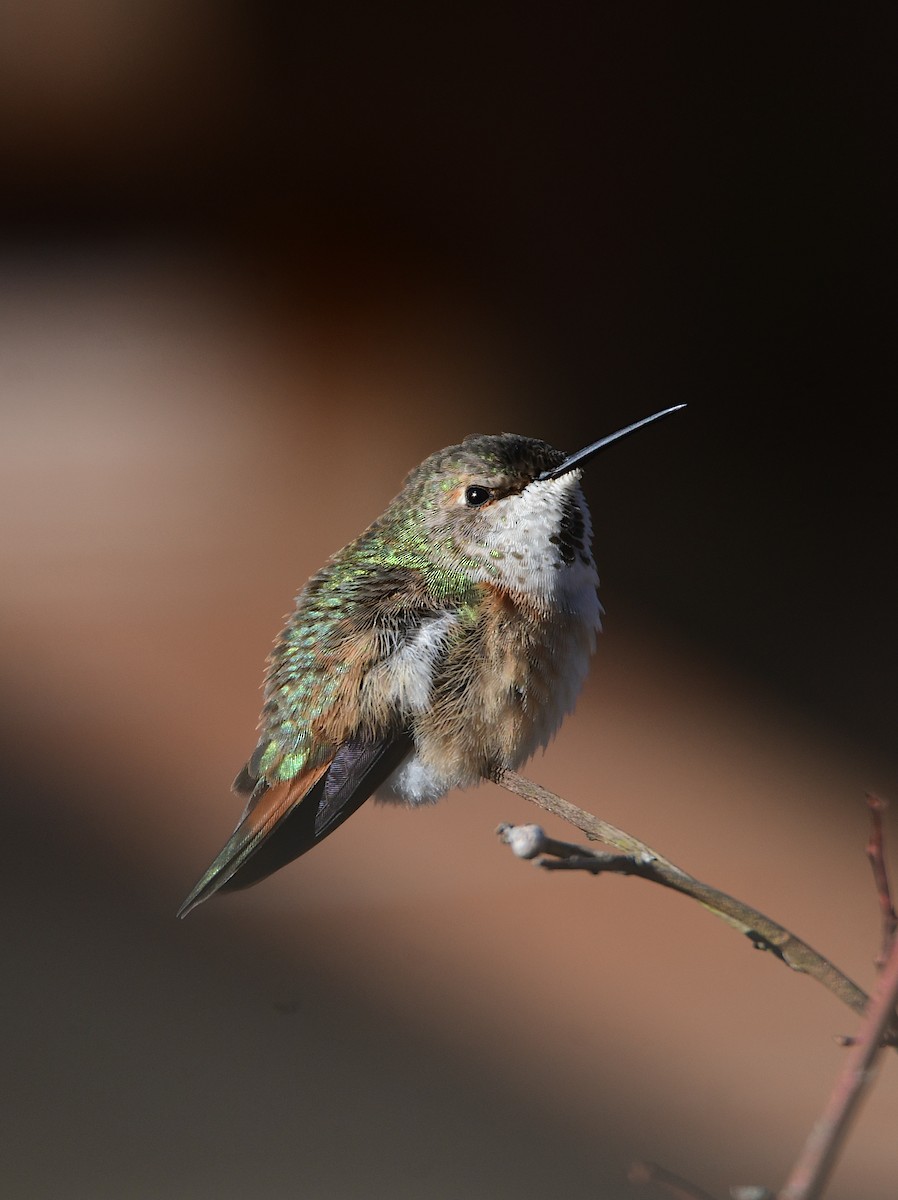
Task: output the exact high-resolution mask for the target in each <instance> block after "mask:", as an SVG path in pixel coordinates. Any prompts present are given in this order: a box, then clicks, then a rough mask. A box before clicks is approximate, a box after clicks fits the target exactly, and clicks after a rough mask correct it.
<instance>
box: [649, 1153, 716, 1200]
mask: <svg viewBox="0 0 898 1200" xmlns="http://www.w3.org/2000/svg"><path fill="white" fill-rule="evenodd" d="M627 1181H628V1182H629V1183H636V1184H647V1183H655V1184H657V1185H658V1187H660V1188H663V1189H664V1191H666V1192H667V1194H668V1195H669V1196H673V1197H674V1200H714V1197H713V1196H711V1195H710V1194H709V1193H708V1192H703V1191H702V1189H701V1188H700V1187H696V1185H695V1184H694V1183H689V1181H688V1180H686V1179H681V1178H680V1176H679V1175H674V1173H673V1172H672V1171H668V1170H666V1168H664V1167H659V1166H658V1164H657V1163H651V1162H635V1163H633V1164H632V1165H631V1167H630V1170H629V1171H628V1172H627Z"/></svg>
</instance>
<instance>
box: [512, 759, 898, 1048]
mask: <svg viewBox="0 0 898 1200" xmlns="http://www.w3.org/2000/svg"><path fill="white" fill-rule="evenodd" d="M495 782H496V783H497V784H499V786H500V787H503V788H505V789H506V790H507V791H509V792H513V793H514V794H515V795H516V796H521V797H522V798H523V799H525V800H529V801H530V802H531V803H532V804H536V805H537V806H538V807H540V808H542V809H544V810H545V811H546V812H550V813H554V814H555V815H556V816H559V817H562V818H563V819H564V820H565V821H567V822H568V823H569V824H571V825H573V826H574V827H575V828H577V829H579V830H581V831H582V832H583V833H585V834H586V836H587V837H588V838H589V839H590V840H592V841H598V842H603V843H604V844H605V845H606V846H611V847H613V848H614V849H615V850H619V851H622V852H623V854H624V855H626V856H627V858H628V862H627V863H626V864H622V863H621V862H620V860H619V856H610V858H608V859H606V861H605V863H601V862H598V863H596V862H589V859H590V858H592V857H593V854H592V852H591V851H584V850H583V849H581V848H580V847H574V850H575V851H576V853H575V854H574V855H571V856H568V857H567V858H566V859H565V860H564V861H563V863H562V862H559V863H557V864H555V865H556V866H557V867H561V866H562V865H564V866H566V867H567V869H580V870H583V869H587V870H591V871H593V872H594V873H596V874H598V873H600V872H601V871H603V870H605V871H607V870H612V871H617V872H621V873H626V874H632V875H640V876H641V877H642V878H645V879H651V880H652V882H654V883H658V884H661V886H662V887H668V888H672V889H673V890H674V891H677V892H681V893H682V894H683V895H684V896H691V897H692V899H694V900H697V901H698V902H699V903H700V904H702V905H703V906H704V907H705V908H707V909H708V911H709V912H712V913H713V914H714V915H715V916H717V917H719V918H720V919H721V920H722V921H726V923H727V924H728V925H730V926H732V928H734V929H738V930H739V932H740V933H742V934H744V935H745V936H746V937H747V938H748V939H749V940H750V941H751V943H752V945H754V946H755V947H757V948H758V949H760V950H769V951H771V952H772V953H773V954H774V955H776V957H777V958H779V959H781V960H782V961H783V962H784V963H785V964H786V965H787V966H788V967H790V968H791V969H792V970H793V971H799V972H801V973H803V974H805V975H810V976H811V977H812V978H813V979H816V980H817V981H818V982H819V983H822V984H823V986H824V987H825V988H827V989H828V990H829V991H831V992H832V993H833V995H834V996H836V997H838V999H840V1000H841V1001H842V1002H843V1003H844V1004H847V1005H848V1007H849V1008H851V1009H853V1010H854V1012H856V1013H863V1012H864V1010H865V1009H866V1007H867V995H866V993H865V992H863V991H862V990H861V988H859V987H858V986H857V984H856V983H854V982H853V981H852V980H851V979H849V978H848V976H847V975H843V974H842V972H841V971H840V970H838V968H837V967H835V966H834V965H833V964H832V963H831V962H830V961H829V960H828V959H826V958H824V957H823V955H822V954H819V953H818V952H817V951H816V950H814V949H813V948H812V947H811V946H809V945H808V944H807V942H803V941H802V940H801V938H798V937H796V936H795V934H794V933H791V932H790V931H789V930H788V929H786V928H785V927H784V926H782V925H779V924H777V922H776V921H772V920H771V919H770V918H769V917H766V916H764V914H763V913H761V912H758V910H757V909H755V908H752V907H751V906H750V905H748V904H744V903H743V902H742V901H741V900H737V899H735V898H734V897H733V896H728V895H727V894H726V893H725V892H721V891H719V890H718V889H717V888H714V887H711V886H710V885H709V884H707V883H702V882H701V880H699V879H696V878H694V877H693V876H692V875H689V874H688V873H687V872H686V871H683V870H682V869H681V868H680V867H678V866H677V865H676V864H675V863H672V862H671V861H670V860H669V859H667V858H665V857H664V856H663V855H661V854H659V853H658V852H657V851H656V850H653V849H652V847H651V846H648V845H646V843H645V842H641V841H639V840H638V838H634V837H633V836H632V835H631V834H629V833H626V832H624V830H622V829H618V828H617V827H616V826H614V825H611V824H609V823H608V822H607V821H603V820H602V819H601V818H600V817H595V816H593V815H592V813H588V812H586V811H585V810H584V809H582V808H578V807H577V805H576V804H571V802H570V801H569V800H564V799H563V798H562V797H561V796H557V795H556V794H555V793H554V792H550V791H549V790H548V789H547V788H544V787H542V786H541V785H540V784H537V783H533V782H532V781H531V780H529V779H525V778H524V776H522V775H518V774H516V773H515V772H514V771H500V772H498V773H497V775H496V776H495ZM587 864H588V865H587ZM885 1041H886V1042H887V1043H888V1044H890V1045H898V1016H896V1014H895V1013H894V1012H893V1013H892V1016H891V1020H890V1021H887V1024H886V1027H885Z"/></svg>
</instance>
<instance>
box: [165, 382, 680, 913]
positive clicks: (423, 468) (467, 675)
mask: <svg viewBox="0 0 898 1200" xmlns="http://www.w3.org/2000/svg"><path fill="white" fill-rule="evenodd" d="M684 407H685V405H682V404H678V405H676V406H675V407H673V408H667V409H664V411H663V412H658V413H655V414H654V415H653V416H651V417H646V418H644V419H643V420H642V421H636V422H635V423H634V424H632V425H628V426H626V428H624V429H620V430H618V431H617V433H613V434H611V435H610V436H609V437H606V438H602V439H601V441H598V442H595V443H593V444H592V445H591V446H587V447H586V448H585V449H583V450H580V451H578V453H576V454H571V455H565V454H563V453H562V452H561V451H560V450H555V449H553V447H552V446H549V445H547V443H546V442H541V441H537V440H535V439H533V438H527V437H519V436H518V435H517V434H511V433H504V434H501V435H499V436H493V437H488V436H481V435H473V436H471V437H467V438H465V440H464V441H463V442H462V443H461V444H460V445H458V446H449V447H448V448H447V449H445V450H440V451H438V452H437V453H436V454H432V455H431V456H430V458H427V459H425V460H424V462H423V463H422V464H421V465H420V466H419V467H416V468H415V470H414V471H412V472H411V474H410V475H409V476H408V478H407V479H406V481H405V484H404V486H403V488H402V491H401V492H400V493H399V495H398V496H397V497H396V498H395V500H393V501H392V503H391V504H390V505H389V507H388V508H387V510H386V512H385V513H384V514H383V516H381V517H378V519H377V520H376V521H375V522H374V523H373V524H372V525H370V526H369V527H368V528H367V529H366V530H365V532H364V533H363V534H361V536H360V537H358V538H356V540H355V541H354V542H350V544H349V545H348V546H346V547H345V548H344V549H343V550H341V551H340V552H339V553H338V554H335V555H334V557H333V558H332V559H331V560H330V561H329V562H328V564H327V565H326V566H325V567H324V568H323V569H322V570H321V571H319V572H318V574H317V575H314V576H313V577H312V578H311V579H310V580H309V582H308V583H307V584H306V585H305V587H304V588H303V589H302V591H301V592H300V593H299V595H298V596H297V598H296V608H295V610H294V612H293V615H292V616H291V617H290V619H289V621H288V623H287V626H286V628H285V629H284V631H283V633H282V634H281V636H280V638H279V639H278V642H277V644H276V646H275V649H274V651H273V652H272V654H271V656H270V658H269V667H268V674H267V678H266V685H265V703H264V708H263V711H262V718H261V721H260V726H259V728H260V730H261V737H260V739H259V744H258V745H257V746H256V749H255V751H254V752H253V754H252V757H251V758H250V760H249V762H248V763H247V764H246V766H245V767H244V768H243V770H242V771H241V772H240V774H239V775H238V776H237V778H236V780H235V781H234V791H235V792H237V793H239V794H241V795H245V796H247V797H248V800H247V804H246V809H245V811H244V813H243V816H242V817H241V818H240V822H239V824H238V825H237V828H236V829H235V830H234V833H233V834H232V835H231V838H230V840H229V841H228V843H227V844H226V845H225V847H224V849H223V850H222V851H221V853H220V854H219V855H218V857H217V858H216V859H215V861H214V862H213V863H212V865H211V867H209V869H208V871H206V873H205V875H203V877H202V878H201V879H200V881H199V882H198V883H197V885H196V887H195V888H194V889H193V891H192V892H191V893H190V895H189V896H188V897H187V899H186V900H185V901H184V904H183V905H182V906H181V909H180V912H179V914H178V915H179V916H182V917H183V916H185V915H186V914H187V913H188V912H190V910H191V909H192V908H195V907H196V905H197V904H201V903H202V902H203V901H204V900H207V899H208V898H209V897H210V896H211V895H212V894H213V893H214V892H217V891H230V890H232V889H237V888H243V887H248V886H249V885H250V884H253V883H257V882H258V881H259V880H260V879H264V878H265V876H267V875H270V874H271V873H272V872H273V871H276V870H278V869H279V868H280V867H283V866H285V865H286V864H287V863H288V862H291V861H292V860H293V859H294V858H297V857H298V856H299V855H300V854H304V853H305V852H306V851H307V850H310V849H311V848H312V846H315V845H317V843H318V842H320V841H322V840H323V839H324V838H325V837H327V835H328V834H329V833H332V832H333V830H334V829H336V828H337V826H338V825H340V824H342V822H343V821H345V820H346V818H347V817H348V816H351V815H352V813H354V812H355V811H356V809H357V808H359V807H360V805H362V804H363V803H364V802H365V800H367V799H368V797H369V796H371V795H372V794H373V793H375V792H376V793H377V796H378V798H379V799H384V800H393V801H398V802H401V803H405V804H407V805H411V806H414V805H418V804H430V803H432V802H433V801H435V800H438V799H439V798H440V797H441V796H443V795H445V793H446V792H448V791H449V790H450V788H455V787H468V786H470V785H472V784H475V783H478V782H479V781H480V780H481V779H489V778H491V777H493V776H494V775H495V774H496V772H497V771H498V770H500V769H502V768H509V769H514V768H517V767H519V766H520V765H521V764H522V763H523V762H525V761H526V760H527V759H528V758H529V757H530V756H531V754H533V752H534V751H535V750H536V749H537V748H538V747H539V746H545V745H546V744H547V743H548V741H549V739H550V738H551V737H552V735H553V734H554V733H555V731H556V729H557V728H558V726H559V724H560V723H561V720H562V718H563V717H564V715H565V714H566V713H567V712H569V711H570V710H571V709H572V708H573V706H574V702H575V700H576V698H577V694H578V692H579V691H580V687H581V685H582V683H583V680H584V678H585V676H586V672H587V668H588V664H589V656H590V654H591V653H592V651H593V649H594V648H595V641H596V633H597V632H598V629H599V625H600V616H601V611H602V610H601V606H600V604H599V600H598V595H597V587H598V582H599V579H598V575H597V574H596V567H595V563H594V562H593V557H592V550H591V544H592V527H591V523H590V518H589V509H588V508H587V506H586V500H585V499H584V496H583V492H582V491H581V488H580V479H581V469H580V468H581V467H582V465H583V464H584V463H585V462H586V461H587V460H588V459H590V458H592V456H593V455H594V454H597V453H598V451H599V450H602V449H603V448H604V447H605V446H608V445H610V444H611V443H612V442H615V441H618V440H619V439H620V438H622V437H625V436H627V435H628V434H630V433H633V432H634V431H635V430H637V429H640V428H641V427H642V426H643V425H647V424H649V422H651V421H656V420H658V419H659V418H660V417H666V416H667V415H668V414H670V413H673V412H676V411H677V410H678V409H680V408H684Z"/></svg>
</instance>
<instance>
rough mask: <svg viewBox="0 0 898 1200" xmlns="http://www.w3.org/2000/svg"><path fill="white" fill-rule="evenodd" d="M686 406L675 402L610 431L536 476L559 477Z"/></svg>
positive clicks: (539, 477)
mask: <svg viewBox="0 0 898 1200" xmlns="http://www.w3.org/2000/svg"><path fill="white" fill-rule="evenodd" d="M685 407H686V405H685V404H675V405H674V406H673V408H665V409H662V410H661V412H656V413H653V414H652V415H651V416H650V417H643V418H642V420H641V421H634V422H633V424H632V425H626V426H625V427H624V428H623V429H619V430H618V431H617V433H609V434H608V436H607V437H603V438H602V439H601V440H600V441H598V442H593V444H592V445H591V446H585V447H584V448H583V449H582V450H578V451H577V453H576V454H569V455H568V457H567V458H566V459H565V460H564V462H563V463H559V465H558V466H557V467H552V469H551V471H543V473H542V475H537V477H536V478H537V479H557V478H558V476H559V475H566V474H567V473H568V471H573V470H574V468H575V467H579V466H581V464H583V463H585V462H586V461H587V459H590V458H592V456H593V455H594V454H598V452H599V451H600V450H604V449H605V447H606V446H610V445H611V443H612V442H617V441H620V439H621V438H625V437H627V436H628V435H629V434H631V433H635V432H636V430H637V429H642V427H643V425H650V424H651V422H652V421H660V420H661V418H662V417H669V416H670V414H671V413H675V412H679V411H680V409H681V408H685Z"/></svg>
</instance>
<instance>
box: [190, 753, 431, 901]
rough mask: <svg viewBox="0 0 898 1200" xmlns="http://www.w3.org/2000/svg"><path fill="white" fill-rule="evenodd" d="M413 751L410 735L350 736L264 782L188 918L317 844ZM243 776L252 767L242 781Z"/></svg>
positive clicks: (201, 887)
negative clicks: (289, 774) (307, 763)
mask: <svg viewBox="0 0 898 1200" xmlns="http://www.w3.org/2000/svg"><path fill="white" fill-rule="evenodd" d="M413 749H414V740H413V738H412V735H411V734H410V733H402V734H399V735H396V736H394V737H392V738H389V739H385V740H383V741H380V742H366V741H362V740H359V741H348V742H345V743H344V744H343V745H342V746H341V747H340V749H339V750H338V751H337V753H336V754H335V755H334V757H333V758H332V759H331V760H330V761H328V762H324V763H322V764H320V765H319V766H317V767H314V768H312V769H310V770H308V771H304V772H302V774H300V775H297V776H296V778H294V779H291V780H288V781H287V782H285V783H277V784H274V785H272V786H269V785H268V784H267V783H266V782H265V781H264V780H261V781H260V782H258V783H257V784H256V786H255V789H254V790H253V793H252V795H251V796H250V798H249V802H248V803H247V806H246V808H245V810H244V812H243V816H242V817H241V818H240V821H239V823H238V825H237V828H236V829H235V830H234V832H233V833H232V834H231V837H230V838H229V839H228V842H227V843H226V845H225V846H224V848H223V849H222V850H221V852H220V853H219V854H218V856H217V857H216V859H215V861H214V862H213V863H212V865H211V866H210V867H209V869H208V871H206V872H205V874H204V875H203V876H202V878H201V879H200V880H199V882H198V883H197V885H196V887H195V888H194V889H193V891H192V892H191V893H190V895H189V896H188V897H187V899H186V900H185V901H184V903H183V904H182V905H181V907H180V909H179V910H178V916H179V917H186V916H187V914H188V913H189V912H190V911H191V909H194V908H196V906H197V905H198V904H202V903H203V901H204V900H208V899H209V897H210V896H213V895H214V894H215V893H216V892H219V891H222V892H228V891H236V890H237V889H239V888H244V887H250V886H251V885H252V884H254V883H258V882H259V880H260V879H264V878H265V877H266V876H268V875H271V874H272V873H273V872H274V871H277V870H279V869H280V868H281V867H283V866H286V865H287V863H288V862H292V860H293V859H294V858H298V857H299V856H300V855H301V854H305V852H306V851H307V850H311V848H312V847H313V846H315V845H317V843H318V842H320V841H323V840H324V838H326V837H327V836H328V834H330V833H332V832H333V831H334V830H335V829H336V828H337V827H338V826H339V825H342V823H343V822H344V821H345V820H346V818H347V817H349V816H351V815H352V813H354V812H355V811H356V810H357V809H358V808H360V807H361V805H362V804H364V802H365V801H366V800H367V799H368V797H369V796H370V795H371V794H372V792H374V791H376V790H377V788H379V787H380V785H381V784H382V783H383V782H384V781H385V780H386V779H387V778H388V777H389V776H390V775H391V774H392V772H393V771H394V770H395V769H396V768H397V767H398V766H399V764H400V763H401V762H402V760H403V759H404V758H406V757H407V756H408V755H409V754H410V753H411V751H412V750H413ZM244 775H247V771H246V770H244V772H242V773H241V775H239V776H238V777H237V782H238V783H240V782H243V781H244ZM249 778H251V776H249V775H247V779H249Z"/></svg>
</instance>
